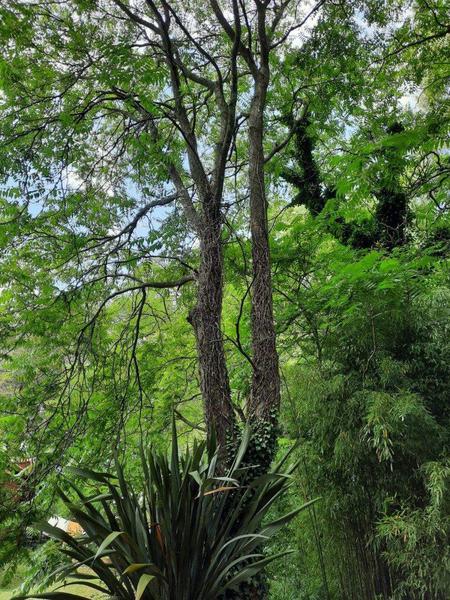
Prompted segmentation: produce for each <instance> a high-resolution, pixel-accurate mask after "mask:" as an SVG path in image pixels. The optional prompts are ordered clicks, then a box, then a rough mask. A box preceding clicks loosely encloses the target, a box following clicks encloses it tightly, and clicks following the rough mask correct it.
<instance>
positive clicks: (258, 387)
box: [248, 3, 280, 470]
mask: <svg viewBox="0 0 450 600" xmlns="http://www.w3.org/2000/svg"><path fill="white" fill-rule="evenodd" d="M257 16H258V39H259V44H260V63H259V67H258V69H257V71H256V72H255V75H254V88H253V97H252V101H251V105H250V114H249V131H248V141H249V155H248V157H249V190H250V229H251V239H252V269H253V286H252V306H251V325H252V347H253V365H254V368H253V376H252V391H251V397H250V400H249V406H248V417H249V419H250V420H251V421H252V422H253V423H254V425H253V427H254V429H255V436H256V438H255V444H256V448H255V450H258V452H257V453H258V457H257V458H258V464H259V465H260V468H261V469H262V470H265V469H267V468H268V466H269V465H270V462H271V461H272V458H273V453H274V450H275V441H276V427H277V420H278V419H277V417H278V409H279V406H280V375H279V369H278V353H277V348H276V336H275V326H274V318H273V303H272V276H271V265H270V247H269V229H268V219H267V198H266V188H265V177H264V164H265V161H264V146H263V141H264V108H265V105H266V97H267V89H268V86H269V82H270V69H269V42H268V39H267V35H266V7H265V5H263V3H258V15H257Z"/></svg>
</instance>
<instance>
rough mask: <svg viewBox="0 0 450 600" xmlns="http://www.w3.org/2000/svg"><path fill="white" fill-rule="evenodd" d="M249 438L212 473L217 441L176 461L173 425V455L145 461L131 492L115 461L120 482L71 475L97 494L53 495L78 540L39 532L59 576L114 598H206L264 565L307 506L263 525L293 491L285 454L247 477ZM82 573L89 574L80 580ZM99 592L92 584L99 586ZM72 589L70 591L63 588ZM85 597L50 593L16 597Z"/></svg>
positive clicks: (200, 445) (81, 471)
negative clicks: (55, 554)
mask: <svg viewBox="0 0 450 600" xmlns="http://www.w3.org/2000/svg"><path fill="white" fill-rule="evenodd" d="M249 439H250V431H249V430H245V431H244V435H243V437H242V441H241V444H240V447H239V449H238V451H237V453H236V456H235V459H234V462H233V464H232V466H231V467H230V468H229V470H228V472H227V473H226V475H223V474H218V473H220V472H219V470H218V453H217V448H215V447H214V444H209V445H208V444H206V443H205V442H200V443H197V442H195V443H194V445H193V447H192V449H188V450H186V452H185V453H184V454H183V455H182V456H181V457H180V456H179V453H178V446H177V436H176V431H175V428H174V432H173V440H172V452H171V456H170V457H167V456H166V455H164V454H157V453H154V452H149V453H148V454H147V455H146V456H142V471H143V482H144V486H143V488H144V489H143V490H142V493H141V494H139V495H138V494H136V492H135V491H134V490H133V488H132V486H131V485H130V484H128V483H126V481H125V479H124V476H123V471H122V468H121V467H120V465H118V464H117V477H114V476H112V475H110V474H107V473H97V472H93V471H90V470H87V469H74V468H72V469H71V471H72V472H73V473H74V474H75V475H76V476H77V477H81V478H85V479H87V480H88V481H91V482H96V483H98V484H100V486H101V487H102V488H103V489H102V490H101V493H97V494H96V495H95V496H91V497H88V496H86V495H85V494H84V493H82V492H81V491H80V490H79V489H78V488H77V487H76V486H75V485H74V484H73V483H70V487H71V488H72V489H73V491H74V493H75V494H76V495H77V496H78V500H77V502H76V503H74V502H72V500H70V499H69V497H67V495H66V494H64V493H63V492H60V495H61V498H62V500H63V501H64V503H65V504H66V506H67V507H68V509H69V510H70V512H71V515H72V517H73V518H74V519H76V520H77V521H78V523H79V524H80V525H81V526H82V528H83V530H84V534H83V535H82V536H80V537H78V538H73V537H71V536H69V535H68V534H67V533H65V532H63V531H61V530H60V529H58V528H55V527H52V526H50V525H48V524H47V523H45V524H43V525H42V527H41V529H42V530H43V531H44V532H46V533H47V534H48V535H49V536H50V537H52V538H54V539H56V540H58V541H59V542H60V543H61V552H63V553H64V554H65V555H67V556H68V557H70V558H71V559H72V561H73V562H72V563H71V564H70V565H69V566H67V564H66V565H64V566H61V567H60V568H59V569H58V570H57V572H56V575H57V579H59V580H64V579H66V578H67V577H69V576H70V577H73V578H75V579H76V581H73V583H77V584H78V585H79V584H80V583H83V584H84V585H86V586H88V587H90V588H92V589H94V590H98V591H101V592H104V593H106V594H109V595H110V596H111V595H112V596H114V597H115V598H121V599H124V598H135V599H137V600H139V599H141V598H142V599H145V600H212V599H215V598H219V597H221V596H223V595H224V594H225V593H226V592H227V591H231V590H235V589H237V588H238V587H239V585H240V584H241V583H242V582H244V581H248V580H250V579H251V578H252V577H254V576H255V575H256V574H257V573H258V572H260V571H261V570H262V569H263V568H264V567H265V566H266V565H267V564H268V563H269V562H270V561H272V560H274V559H276V558H278V557H279V556H282V555H284V554H286V552H283V553H281V554H277V555H275V556H269V557H266V556H264V554H262V552H261V547H262V544H263V543H264V542H265V541H266V540H267V539H268V538H269V537H270V536H271V535H273V534H274V533H275V532H276V531H277V530H278V529H279V528H280V527H282V526H283V525H284V524H285V523H286V522H288V521H289V520H290V519H292V518H293V517H294V516H295V515H296V514H297V513H298V512H300V510H302V509H303V508H305V506H306V505H304V506H302V507H300V508H298V509H296V510H294V511H292V512H290V513H289V514H286V515H285V516H283V517H282V518H279V519H277V520H276V521H272V522H269V523H263V520H264V517H265V516H266V515H267V512H268V510H269V509H270V507H271V506H272V505H273V503H274V502H275V501H276V500H277V498H278V497H279V496H280V495H281V494H283V493H284V492H285V491H286V489H287V488H288V487H289V486H290V485H291V477H290V474H291V473H292V471H293V469H294V468H295V466H296V465H295V464H294V465H291V466H290V467H288V468H286V469H285V470H283V469H284V465H285V464H286V460H287V458H288V455H286V456H285V457H284V458H283V459H282V460H281V461H280V462H279V463H278V464H277V465H275V466H274V467H273V468H272V469H271V471H270V472H269V473H267V474H265V475H262V476H258V477H256V478H252V477H250V476H249V475H248V473H249V472H250V471H249V469H248V467H247V468H246V467H243V466H241V465H242V459H243V457H244V455H245V453H246V450H247V447H248V443H249ZM84 566H88V567H90V569H91V570H92V571H93V574H86V573H80V568H81V567H84ZM98 579H99V580H100V581H101V582H102V585H98V583H96V580H98ZM69 585H70V584H69ZM27 597H28V598H29V597H33V598H49V599H50V598H55V599H57V598H61V600H64V599H66V598H67V599H70V598H72V599H75V598H82V596H77V595H75V594H68V593H65V592H61V591H60V592H58V591H54V592H48V593H46V594H41V595H33V596H19V597H17V599H16V600H19V598H27Z"/></svg>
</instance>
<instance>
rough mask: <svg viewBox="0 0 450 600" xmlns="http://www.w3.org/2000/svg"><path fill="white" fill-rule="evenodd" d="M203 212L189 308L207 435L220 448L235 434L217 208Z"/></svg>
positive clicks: (223, 448) (223, 447) (219, 225)
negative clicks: (223, 322) (194, 297)
mask: <svg viewBox="0 0 450 600" xmlns="http://www.w3.org/2000/svg"><path fill="white" fill-rule="evenodd" d="M210 213H212V214H207V215H205V226H204V227H203V228H202V232H201V234H200V267H199V274H198V292H197V304H196V306H195V307H194V308H193V309H192V310H191V312H190V315H189V322H190V323H191V324H192V325H193V327H194V331H195V336H196V341H197V354H198V360H199V371H200V389H201V392H202V397H203V402H204V409H205V419H206V425H207V429H208V435H209V436H211V435H215V436H216V438H217V441H218V443H219V444H220V447H221V448H222V450H223V451H225V449H226V446H227V444H228V442H229V441H230V439H232V438H233V436H234V429H235V416H234V411H233V406H232V403H231V392H230V384H229V378H228V371H227V366H226V360H225V352H224V347H223V338H222V330H221V316H222V296H223V256H222V254H223V252H222V241H221V235H220V234H221V222H220V211H219V210H218V209H216V210H215V211H213V210H211V211H210Z"/></svg>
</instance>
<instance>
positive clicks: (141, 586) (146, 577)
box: [135, 573, 155, 600]
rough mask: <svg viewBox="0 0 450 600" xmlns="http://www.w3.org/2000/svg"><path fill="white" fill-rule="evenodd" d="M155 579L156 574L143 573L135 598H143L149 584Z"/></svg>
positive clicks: (138, 599)
mask: <svg viewBox="0 0 450 600" xmlns="http://www.w3.org/2000/svg"><path fill="white" fill-rule="evenodd" d="M153 579H155V576H154V575H149V574H148V573H144V574H143V575H141V578H140V579H139V583H138V586H137V589H136V598H135V600H140V598H142V595H143V593H144V592H145V590H146V588H147V586H148V584H149V583H150V582H151V581H152V580H153Z"/></svg>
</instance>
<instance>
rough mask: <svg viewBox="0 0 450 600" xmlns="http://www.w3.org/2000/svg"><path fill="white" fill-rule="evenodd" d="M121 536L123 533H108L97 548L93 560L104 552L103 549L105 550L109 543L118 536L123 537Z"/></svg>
mask: <svg viewBox="0 0 450 600" xmlns="http://www.w3.org/2000/svg"><path fill="white" fill-rule="evenodd" d="M123 534H124V532H123V531H113V532H112V533H110V534H109V535H108V536H107V537H106V538H105V539H104V540H103V542H102V543H101V544H100V546H99V547H98V550H97V552H96V553H95V556H94V560H96V559H97V558H98V556H99V555H100V554H101V553H102V552H103V550H105V548H107V547H108V546H109V544H110V543H111V542H113V541H114V540H115V539H116V538H118V537H119V535H123Z"/></svg>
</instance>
